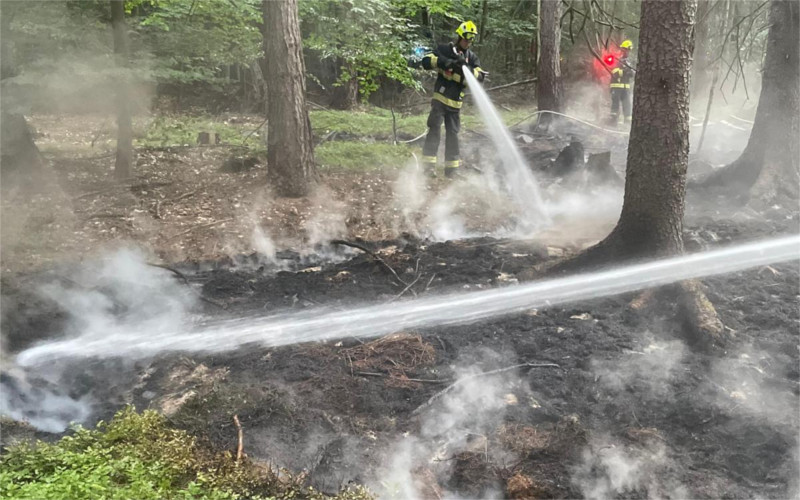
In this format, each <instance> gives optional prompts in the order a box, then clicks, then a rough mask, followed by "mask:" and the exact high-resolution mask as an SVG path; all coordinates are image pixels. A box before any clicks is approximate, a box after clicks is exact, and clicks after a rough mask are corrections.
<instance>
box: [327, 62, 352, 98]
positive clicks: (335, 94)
mask: <svg viewBox="0 0 800 500" xmlns="http://www.w3.org/2000/svg"><path fill="white" fill-rule="evenodd" d="M343 68H344V69H343ZM344 71H346V72H347V73H349V75H350V78H348V79H347V80H346V81H345V82H343V83H342V84H341V85H339V86H336V87H333V88H332V89H331V90H332V96H331V107H332V108H334V109H342V110H348V109H353V108H355V107H356V106H357V105H358V78H357V77H356V76H355V70H354V68H353V66H352V64H347V63H345V62H344V61H342V60H337V65H336V81H339V79H340V78H341V76H342V73H343V72H344Z"/></svg>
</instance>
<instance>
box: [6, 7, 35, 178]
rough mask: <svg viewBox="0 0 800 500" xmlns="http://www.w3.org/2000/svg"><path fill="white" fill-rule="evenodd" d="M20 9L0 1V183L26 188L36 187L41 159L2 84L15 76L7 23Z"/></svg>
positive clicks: (11, 36)
mask: <svg viewBox="0 0 800 500" xmlns="http://www.w3.org/2000/svg"><path fill="white" fill-rule="evenodd" d="M20 6H21V4H20V3H17V2H0V81H3V80H5V82H4V85H3V102H2V106H0V110H2V111H0V115H1V116H0V156H2V158H0V166H1V167H2V180H3V182H2V184H4V185H18V184H19V183H23V184H25V185H26V186H28V187H35V186H36V185H37V184H38V178H39V174H41V173H43V168H44V160H43V159H42V155H41V154H40V153H39V148H38V147H37V146H36V143H35V142H34V141H33V134H32V133H31V130H30V127H29V126H28V122H27V121H26V120H25V116H24V115H23V114H22V110H21V109H17V108H19V106H18V102H16V101H15V100H14V99H12V97H10V94H12V92H9V88H8V87H7V86H6V85H5V84H6V83H8V80H9V79H11V78H14V77H15V76H17V74H18V70H19V68H18V67H17V64H16V58H15V50H14V45H13V34H12V32H11V20H12V18H13V17H14V15H15V14H16V11H17V9H18V8H19V7H20Z"/></svg>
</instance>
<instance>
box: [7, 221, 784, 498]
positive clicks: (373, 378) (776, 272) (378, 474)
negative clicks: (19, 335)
mask: <svg viewBox="0 0 800 500" xmlns="http://www.w3.org/2000/svg"><path fill="white" fill-rule="evenodd" d="M703 230H704V231H706V232H713V233H714V234H715V235H716V237H718V238H719V239H720V240H721V241H724V242H728V241H731V240H732V241H738V240H741V239H742V235H741V233H742V232H744V233H745V235H748V234H749V235H752V232H748V231H747V228H746V227H744V226H742V225H741V224H740V225H733V224H732V225H727V224H718V225H717V226H710V227H709V226H705V227H703ZM365 245H370V247H371V248H374V249H375V250H378V249H381V248H383V249H387V248H390V249H391V250H390V251H386V250H384V252H382V253H381V254H378V255H382V259H383V261H384V262H385V263H386V264H387V265H388V266H391V267H392V268H393V269H395V270H397V272H398V275H399V277H400V278H403V280H404V281H406V280H407V282H409V283H410V282H412V281H413V280H414V278H415V277H419V279H418V280H416V284H415V286H412V287H411V288H410V289H409V290H414V292H413V293H414V294H416V295H417V297H420V298H421V297H425V296H426V295H432V294H438V293H442V292H445V291H458V290H463V289H466V288H469V289H480V288H487V287H493V286H513V284H509V281H508V280H509V279H513V277H514V276H515V275H516V273H518V272H520V271H522V270H523V269H528V268H531V267H533V266H534V265H536V264H539V263H541V262H543V261H545V260H547V259H548V257H547V250H546V249H545V248H544V247H542V246H540V245H538V244H535V243H531V242H512V241H503V240H492V239H488V238H486V239H479V240H469V241H459V242H447V243H426V242H421V241H415V240H407V241H392V242H383V243H380V244H376V243H371V244H369V243H367V244H365ZM292 257H293V256H292V255H291V254H284V260H286V261H289V262H291V264H290V266H296V268H302V269H304V270H305V271H304V272H294V271H293V270H292V271H280V272H277V273H274V272H273V271H272V270H270V269H269V267H256V266H255V265H254V266H251V267H249V268H247V267H243V265H242V263H241V262H240V263H239V265H238V266H231V265H229V264H225V263H218V264H216V267H215V268H211V266H210V265H209V263H206V265H205V266H204V265H199V264H188V263H186V264H183V265H181V266H176V268H175V269H176V270H179V272H180V273H181V274H182V275H183V276H184V277H185V278H186V279H187V280H188V282H189V283H190V284H191V285H192V286H193V287H194V288H195V289H196V290H197V291H198V292H199V293H201V294H202V296H203V297H205V298H206V299H208V301H206V302H200V306H199V307H200V308H202V309H205V313H206V314H210V315H214V316H219V315H220V314H222V315H225V316H236V317H238V316H244V315H248V314H263V312H264V310H265V308H267V309H268V310H272V309H276V310H281V309H285V308H295V309H298V308H305V309H311V308H314V307H319V306H320V305H325V306H335V307H342V308H345V307H348V306H349V305H352V304H360V303H365V302H376V301H378V302H384V301H389V300H393V299H395V297H396V296H397V295H398V294H399V293H400V292H401V291H402V289H403V288H404V287H403V286H402V284H400V283H398V281H397V278H395V277H394V276H393V275H392V274H391V273H390V272H389V271H388V270H387V267H386V266H384V265H383V264H381V263H380V262H378V261H376V260H375V259H374V258H372V257H371V256H369V255H366V254H359V255H356V256H354V257H352V258H350V259H349V260H345V261H343V262H339V263H325V262H319V263H315V262H301V261H299V260H298V259H294V260H293V259H292ZM314 264H319V266H315V265H314ZM284 265H285V264H284ZM799 271H800V270H799V269H798V266H797V265H796V264H781V265H774V266H770V267H765V268H761V269H753V270H749V271H745V272H741V273H735V274H732V275H728V276H723V277H714V278H709V279H707V280H705V284H706V285H707V287H708V295H709V298H711V300H712V301H713V302H714V304H715V305H716V307H717V309H718V312H719V313H720V316H721V319H722V320H723V322H724V323H725V325H726V326H727V327H728V328H730V329H732V330H733V331H735V341H733V342H732V343H731V344H730V345H728V346H727V347H726V348H725V349H724V350H719V351H715V352H713V353H701V352H694V351H693V350H692V349H691V348H690V347H688V346H687V345H686V344H685V343H684V342H683V341H682V340H681V338H682V334H681V327H680V324H679V321H677V320H676V319H675V317H674V311H672V310H671V308H670V307H669V305H665V306H664V307H661V308H658V312H657V313H655V314H654V315H642V314H639V313H636V312H634V311H632V310H631V308H630V307H629V302H630V300H631V299H632V298H634V296H622V297H614V298H606V299H596V300H591V301H583V302H580V303H576V304H572V305H570V306H568V307H559V308H552V309H546V310H538V311H536V310H532V311H529V312H527V313H525V314H519V315H512V316H507V317H502V318H498V319H495V320H491V321H485V322H480V323H475V324H468V325H461V326H455V327H443V328H430V329H426V330H424V331H413V332H401V333H399V334H396V335H394V336H389V337H385V338H383V339H378V340H361V341H360V340H357V339H352V338H351V339H347V338H344V339H342V340H341V341H340V342H336V343H322V344H310V345H309V344H303V345H296V346H290V347H285V348H277V349H266V348H253V347H250V348H247V349H243V350H241V351H235V352H227V353H216V354H213V355H196V354H191V355H188V354H187V355H184V356H178V355H174V356H165V357H162V358H160V359H157V360H155V361H152V362H150V361H147V362H144V361H143V362H139V363H138V364H136V365H134V366H131V365H130V364H126V363H121V364H120V363H107V362H100V361H97V362H94V364H92V363H90V364H89V365H88V366H87V365H86V364H85V363H81V364H80V365H79V366H73V367H72V368H69V369H67V371H66V372H65V374H64V375H63V378H65V379H69V380H71V382H70V385H71V386H72V393H71V394H70V395H71V396H72V397H81V396H84V395H86V394H91V395H92V396H93V397H94V398H98V397H100V398H102V399H101V401H100V404H98V405H97V406H96V409H98V410H99V414H97V415H96V416H95V418H97V417H100V416H104V417H107V416H108V415H110V413H111V412H113V411H114V410H115V409H117V408H118V407H119V405H121V404H123V403H125V402H131V403H134V404H135V405H136V406H137V407H138V408H147V407H153V408H157V409H159V410H161V411H164V412H166V413H167V414H169V415H170V417H171V418H172V419H173V421H174V422H175V423H176V425H179V426H181V427H183V428H187V429H189V430H190V431H192V432H194V433H196V434H198V435H201V436H205V437H206V438H207V439H209V440H210V441H211V442H212V443H213V444H214V445H215V446H217V447H220V448H225V449H235V448H236V444H237V443H236V431H235V428H234V426H233V423H232V421H231V418H232V416H233V415H234V414H236V415H238V416H239V419H240V421H241V422H242V425H243V427H244V429H245V440H244V447H245V450H246V451H247V453H248V454H249V455H250V457H251V458H257V459H262V460H269V461H271V462H272V463H274V464H276V465H281V466H286V467H289V468H291V469H294V470H300V469H305V470H308V471H309V477H310V480H311V481H312V483H314V484H316V485H317V486H318V487H320V488H322V489H323V490H326V491H335V490H337V489H338V487H339V486H340V485H342V484H346V483H347V482H348V481H357V482H367V483H369V484H372V485H373V486H374V485H379V486H381V485H382V486H381V487H382V488H384V490H383V491H382V493H384V494H387V492H389V493H391V491H393V490H392V488H399V487H406V486H407V483H405V482H404V477H405V476H403V473H405V474H408V477H410V478H412V481H413V484H415V485H416V488H417V491H418V492H421V493H420V494H422V495H423V496H426V497H430V496H434V497H435V496H437V495H441V494H443V493H442V491H450V492H455V493H458V494H459V495H463V496H467V497H478V498H481V497H486V496H490V495H499V496H502V495H507V496H512V497H517V498H523V497H527V498H533V497H562V498H563V497H567V498H574V497H581V496H596V497H606V496H618V497H624V498H646V497H655V496H668V497H686V496H689V497H713V498H718V497H736V498H741V497H745V498H749V497H756V496H758V497H769V498H786V497H788V496H790V495H791V494H793V493H795V492H796V490H795V488H796V482H794V481H795V478H796V477H797V474H798V469H797V453H798V450H797V434H798V430H799V429H800V421H798V412H797V410H798V402H799V401H800V399H798V398H799V397H800V372H799V371H798V359H799V358H800V353H799V352H798V320H799V316H798V308H797V297H798V279H799V278H800V274H799ZM176 279H179V278H177V277H176ZM406 293H407V294H408V295H411V294H410V293H409V292H406ZM401 300H403V298H401ZM223 307H224V308H225V309H224V310H222V309H221V308H223ZM53 317H58V316H51V318H53ZM40 320H41V318H40ZM29 325H30V326H29V327H26V326H24V325H19V326H18V328H20V331H26V330H27V331H30V329H35V328H37V327H38V325H37V324H36V323H29ZM524 363H537V364H539V363H541V364H555V365H558V366H557V367H555V366H545V367H528V366H521V367H517V368H515V369H511V370H506V371H501V372H500V373H498V374H496V375H485V376H479V377H476V378H474V379H471V380H469V381H468V382H467V383H463V384H460V385H459V386H456V387H455V388H454V389H452V390H449V391H447V393H445V394H444V395H443V396H441V397H438V398H436V399H434V400H433V401H432V402H430V404H429V399H430V398H432V397H433V396H434V395H436V394H437V393H439V392H440V391H442V390H443V389H445V388H446V387H448V386H449V384H451V383H453V381H454V380H456V379H459V377H465V376H467V374H474V373H476V372H487V371H491V370H496V369H504V368H508V367H511V366H514V365H519V364H524ZM109 381H115V382H113V383H109ZM100 386H102V387H100ZM419 408H421V410H420V411H418V412H417V413H415V411H417V409H419ZM412 445H413V446H412ZM392 460H396V461H399V462H395V465H392V464H393V462H392ZM398 463H399V464H402V465H397V464H398ZM378 464H383V465H384V466H387V467H388V469H380V468H379V467H377V465H378ZM387 464H388V465H387ZM404 469H405V470H404ZM376 479H381V480H382V482H380V481H377V480H376ZM392 481H396V483H393V482H392ZM379 489H380V488H379ZM404 492H405V490H402V489H401V490H400V491H399V492H396V493H397V494H398V495H401V496H402V495H403V494H404Z"/></svg>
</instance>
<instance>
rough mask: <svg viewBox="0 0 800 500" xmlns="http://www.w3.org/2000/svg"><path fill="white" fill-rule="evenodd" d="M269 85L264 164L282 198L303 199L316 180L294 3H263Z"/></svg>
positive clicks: (294, 1)
mask: <svg viewBox="0 0 800 500" xmlns="http://www.w3.org/2000/svg"><path fill="white" fill-rule="evenodd" d="M262 6H263V9H262V12H263V15H264V30H265V33H264V54H265V58H266V60H267V61H266V65H265V67H266V69H267V71H266V74H265V78H266V81H267V87H268V88H269V90H270V96H269V103H268V111H267V116H268V118H269V122H268V123H269V126H268V131H267V163H268V168H269V178H270V180H271V182H272V183H273V184H274V186H275V189H276V192H277V194H278V195H280V196H291V197H299V196H305V195H306V194H308V192H309V191H310V189H311V187H312V185H313V184H314V183H315V181H316V175H317V173H316V166H315V165H314V150H313V144H312V136H311V122H310V120H309V118H308V110H307V109H306V95H305V92H306V82H305V64H304V61H303V50H302V41H301V37H300V25H299V21H298V18H297V0H282V1H272V0H264V2H263V4H262Z"/></svg>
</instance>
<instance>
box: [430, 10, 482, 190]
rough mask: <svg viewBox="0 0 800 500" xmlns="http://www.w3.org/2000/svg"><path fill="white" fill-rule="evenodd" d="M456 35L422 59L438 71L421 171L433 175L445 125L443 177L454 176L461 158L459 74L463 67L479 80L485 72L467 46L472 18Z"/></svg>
mask: <svg viewBox="0 0 800 500" xmlns="http://www.w3.org/2000/svg"><path fill="white" fill-rule="evenodd" d="M456 33H457V34H458V38H457V39H456V41H454V42H450V43H446V44H441V45H439V46H438V47H436V49H434V50H433V52H430V53H428V54H425V56H424V57H423V58H422V63H421V65H422V67H423V68H425V69H430V70H435V71H436V72H437V73H438V77H437V78H436V87H435V88H434V94H433V100H432V101H431V113H430V115H428V135H427V136H426V137H425V145H424V146H423V148H422V163H423V167H424V168H425V172H426V173H427V174H428V175H429V176H432V177H435V176H436V170H435V168H436V153H437V151H438V150H439V140H440V137H441V133H442V123H444V128H445V143H444V145H445V149H444V159H445V169H444V173H445V176H447V177H454V176H457V175H458V172H459V171H458V167H460V166H461V157H460V154H459V147H458V131H459V129H460V128H461V116H460V114H459V113H460V112H461V104H462V99H463V98H464V88H465V87H466V81H465V78H464V75H463V71H464V70H463V69H462V68H464V67H465V66H466V67H467V69H468V70H469V71H472V73H473V75H475V78H477V79H478V81H481V82H482V81H483V79H484V77H485V72H484V71H483V70H481V68H480V64H481V63H480V60H479V59H478V56H477V55H476V54H475V53H474V52H472V51H471V50H470V49H469V47H470V45H471V44H472V41H473V40H474V39H475V37H476V36H477V34H478V28H477V26H475V23H473V22H472V21H465V22H463V23H461V25H460V26H459V27H458V29H456Z"/></svg>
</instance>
